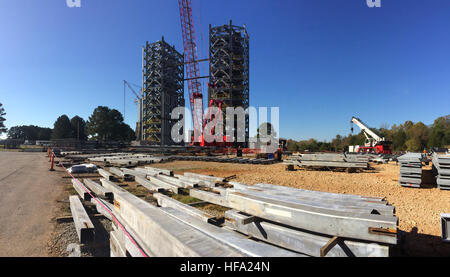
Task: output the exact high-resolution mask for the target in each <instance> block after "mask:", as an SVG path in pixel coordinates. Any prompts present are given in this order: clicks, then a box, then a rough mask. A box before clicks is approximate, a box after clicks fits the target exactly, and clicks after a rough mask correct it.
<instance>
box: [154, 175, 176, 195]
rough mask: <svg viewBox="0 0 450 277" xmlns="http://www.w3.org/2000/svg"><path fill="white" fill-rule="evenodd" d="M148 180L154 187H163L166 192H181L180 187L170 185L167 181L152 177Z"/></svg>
mask: <svg viewBox="0 0 450 277" xmlns="http://www.w3.org/2000/svg"><path fill="white" fill-rule="evenodd" d="M147 179H149V180H150V182H152V183H153V184H154V185H156V186H157V187H161V188H163V189H165V190H169V191H171V192H173V193H176V194H178V193H179V191H180V187H178V186H176V185H174V184H170V183H168V182H166V181H163V180H160V179H158V178H155V177H152V176H147Z"/></svg>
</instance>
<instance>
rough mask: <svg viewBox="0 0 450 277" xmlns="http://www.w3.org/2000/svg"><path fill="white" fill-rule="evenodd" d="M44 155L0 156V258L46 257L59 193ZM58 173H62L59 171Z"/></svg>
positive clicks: (55, 175)
mask: <svg viewBox="0 0 450 277" xmlns="http://www.w3.org/2000/svg"><path fill="white" fill-rule="evenodd" d="M47 161H48V158H46V157H45V153H21V152H0V256H2V257H5V256H8V257H10V256H13V257H30V256H47V250H46V244H47V241H48V240H49V238H50V235H51V233H52V230H53V224H52V223H51V219H52V217H53V216H54V213H55V212H56V200H57V197H58V195H59V194H60V193H61V191H62V186H60V185H59V184H60V183H61V182H62V179H61V176H62V173H61V172H50V171H49V163H48V162H47ZM58 171H61V169H58Z"/></svg>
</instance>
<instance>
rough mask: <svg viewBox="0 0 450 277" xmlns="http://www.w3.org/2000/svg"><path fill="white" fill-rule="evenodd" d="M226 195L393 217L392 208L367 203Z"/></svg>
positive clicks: (251, 192) (262, 194)
mask: <svg viewBox="0 0 450 277" xmlns="http://www.w3.org/2000/svg"><path fill="white" fill-rule="evenodd" d="M226 192H227V193H231V192H242V193H246V194H249V195H254V196H257V197H261V198H265V199H269V200H270V199H274V200H278V201H282V202H285V203H292V204H298V205H304V206H308V207H317V208H322V209H328V210H330V211H343V212H351V213H359V214H382V215H391V216H392V215H394V207H393V206H387V205H378V206H370V205H367V203H362V205H358V202H356V203H353V202H350V201H347V202H343V201H332V200H325V199H317V198H308V197H302V196H292V195H284V194H282V195H280V194H277V193H273V191H272V193H266V191H258V190H252V189H246V190H241V189H228V190H226Z"/></svg>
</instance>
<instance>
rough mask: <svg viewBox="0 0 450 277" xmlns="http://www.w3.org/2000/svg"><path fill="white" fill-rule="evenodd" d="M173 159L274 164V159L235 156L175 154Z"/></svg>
mask: <svg viewBox="0 0 450 277" xmlns="http://www.w3.org/2000/svg"><path fill="white" fill-rule="evenodd" d="M173 159H175V160H179V161H203V162H219V163H240V164H262V165H267V164H273V163H275V162H276V161H275V160H274V159H253V158H242V157H235V158H229V157H224V156H173Z"/></svg>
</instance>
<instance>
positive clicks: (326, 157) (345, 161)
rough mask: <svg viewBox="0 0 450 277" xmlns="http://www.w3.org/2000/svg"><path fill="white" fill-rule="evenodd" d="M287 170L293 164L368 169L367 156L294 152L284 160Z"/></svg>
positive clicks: (303, 166)
mask: <svg viewBox="0 0 450 277" xmlns="http://www.w3.org/2000/svg"><path fill="white" fill-rule="evenodd" d="M284 164H286V165H287V166H288V169H289V170H292V169H294V166H298V167H301V168H329V169H330V168H342V169H353V170H356V169H368V168H369V157H368V156H367V155H350V154H334V153H326V154H324V153H317V154H294V155H292V156H290V157H289V158H288V159H287V160H285V161H284Z"/></svg>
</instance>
